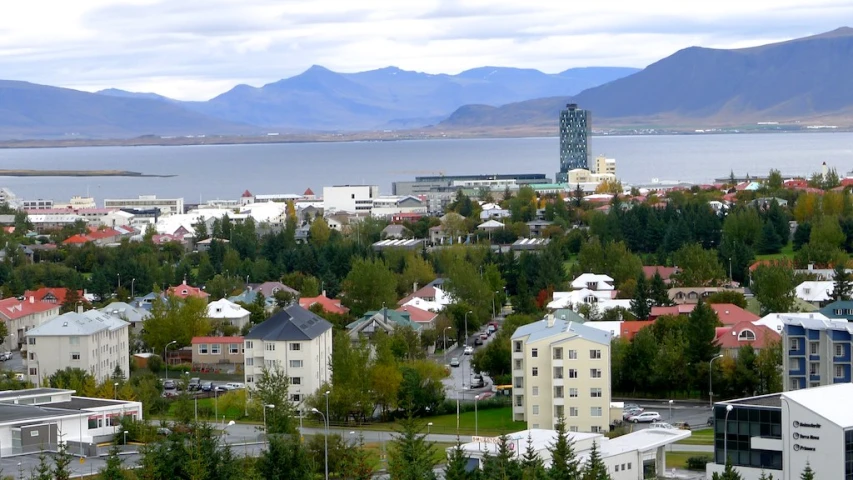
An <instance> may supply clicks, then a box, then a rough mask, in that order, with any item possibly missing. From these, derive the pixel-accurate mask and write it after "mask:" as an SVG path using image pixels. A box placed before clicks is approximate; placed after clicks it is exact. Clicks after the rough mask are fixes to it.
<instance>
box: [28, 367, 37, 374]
mask: <svg viewBox="0 0 853 480" xmlns="http://www.w3.org/2000/svg"><path fill="white" fill-rule="evenodd" d="M38 374H39V371H38V369H37V368H30V375H38Z"/></svg>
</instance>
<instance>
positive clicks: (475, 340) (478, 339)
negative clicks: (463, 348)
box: [474, 336, 483, 347]
mask: <svg viewBox="0 0 853 480" xmlns="http://www.w3.org/2000/svg"><path fill="white" fill-rule="evenodd" d="M482 344H483V339H482V338H480V337H479V336H478V337H477V338H475V339H474V346H475V347H479V346H480V345H482Z"/></svg>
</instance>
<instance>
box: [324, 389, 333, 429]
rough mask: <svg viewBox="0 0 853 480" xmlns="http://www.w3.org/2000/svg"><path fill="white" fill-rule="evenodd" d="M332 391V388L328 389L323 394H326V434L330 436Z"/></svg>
mask: <svg viewBox="0 0 853 480" xmlns="http://www.w3.org/2000/svg"><path fill="white" fill-rule="evenodd" d="M330 393H332V392H331V391H330V390H326V392H325V393H324V394H323V395H325V396H326V436H327V437H328V436H329V394H330Z"/></svg>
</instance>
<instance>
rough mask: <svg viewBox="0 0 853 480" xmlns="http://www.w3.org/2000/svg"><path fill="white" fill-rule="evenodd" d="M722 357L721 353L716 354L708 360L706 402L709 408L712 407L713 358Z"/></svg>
mask: <svg viewBox="0 0 853 480" xmlns="http://www.w3.org/2000/svg"><path fill="white" fill-rule="evenodd" d="M718 358H723V356H722V355H717V356H716V357H714V358H712V359H711V360H709V361H708V402H709V403H710V405H711V409H712V410H713V409H714V360H716V359H718Z"/></svg>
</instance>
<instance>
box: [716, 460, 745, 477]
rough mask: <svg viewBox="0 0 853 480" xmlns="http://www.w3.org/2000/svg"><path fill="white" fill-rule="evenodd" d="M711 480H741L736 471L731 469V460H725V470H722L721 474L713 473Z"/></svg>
mask: <svg viewBox="0 0 853 480" xmlns="http://www.w3.org/2000/svg"><path fill="white" fill-rule="evenodd" d="M711 480H743V478H742V477H741V476H740V474H739V473H738V472H737V470H735V469H734V467H732V461H731V458H727V459H726V468H725V470H723V473H722V474H719V473H714V475H712V476H711Z"/></svg>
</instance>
